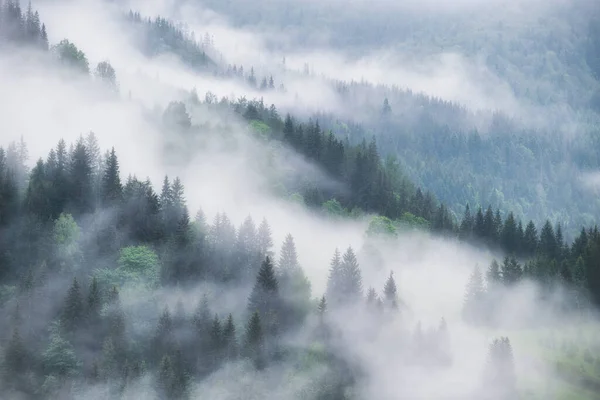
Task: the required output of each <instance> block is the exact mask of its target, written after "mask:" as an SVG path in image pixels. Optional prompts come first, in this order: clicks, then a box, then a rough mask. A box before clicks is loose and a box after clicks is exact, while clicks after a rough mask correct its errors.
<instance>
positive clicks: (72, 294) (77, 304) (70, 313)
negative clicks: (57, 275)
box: [62, 278, 85, 331]
mask: <svg viewBox="0 0 600 400" xmlns="http://www.w3.org/2000/svg"><path fill="white" fill-rule="evenodd" d="M84 310H85V309H84V305H83V298H82V295H81V289H80V287H79V282H77V278H73V284H72V285H71V287H70V288H69V291H68V293H67V298H66V300H65V305H64V307H63V312H62V323H63V324H64V327H65V328H66V329H67V330H68V331H73V330H75V329H76V328H77V327H78V326H79V323H80V322H81V320H82V319H83V316H84Z"/></svg>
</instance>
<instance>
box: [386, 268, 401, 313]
mask: <svg viewBox="0 0 600 400" xmlns="http://www.w3.org/2000/svg"><path fill="white" fill-rule="evenodd" d="M383 294H384V300H385V305H386V306H387V307H389V308H391V309H393V310H397V309H398V294H397V288H396V281H395V280H394V272H393V271H391V272H390V276H389V277H388V279H387V281H386V282H385V286H384V287H383Z"/></svg>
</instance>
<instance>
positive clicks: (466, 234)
mask: <svg viewBox="0 0 600 400" xmlns="http://www.w3.org/2000/svg"><path fill="white" fill-rule="evenodd" d="M474 225H475V220H474V219H473V216H472V215H471V209H470V207H469V204H467V205H466V206H465V214H464V216H463V219H462V222H461V224H460V228H459V232H458V235H459V237H460V238H461V239H462V240H468V239H470V237H471V235H472V232H473V227H474Z"/></svg>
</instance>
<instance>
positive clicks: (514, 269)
mask: <svg viewBox="0 0 600 400" xmlns="http://www.w3.org/2000/svg"><path fill="white" fill-rule="evenodd" d="M501 274H502V282H503V283H504V284H505V285H506V286H512V285H514V284H516V283H517V282H519V280H520V279H521V276H522V275H523V270H522V269H521V266H520V265H519V263H518V262H517V260H516V259H515V258H514V257H508V256H506V257H505V258H504V263H503V264H502V273H501Z"/></svg>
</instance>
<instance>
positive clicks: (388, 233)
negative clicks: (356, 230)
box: [366, 216, 398, 238]
mask: <svg viewBox="0 0 600 400" xmlns="http://www.w3.org/2000/svg"><path fill="white" fill-rule="evenodd" d="M366 234H367V236H369V237H377V236H384V237H393V238H395V237H397V236H398V232H397V231H396V227H395V226H394V223H393V221H392V220H390V219H389V218H387V217H381V216H377V217H373V219H371V222H370V223H369V227H368V228H367V232H366Z"/></svg>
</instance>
